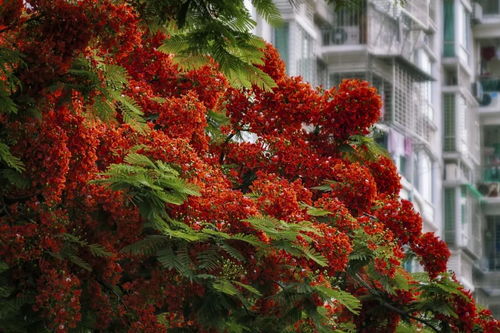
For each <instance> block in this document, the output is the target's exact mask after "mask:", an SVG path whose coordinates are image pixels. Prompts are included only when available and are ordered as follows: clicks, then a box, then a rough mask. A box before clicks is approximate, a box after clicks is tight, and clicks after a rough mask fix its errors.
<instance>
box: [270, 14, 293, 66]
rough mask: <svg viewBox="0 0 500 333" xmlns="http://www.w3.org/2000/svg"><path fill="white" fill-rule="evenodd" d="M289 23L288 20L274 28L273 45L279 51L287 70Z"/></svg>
mask: <svg viewBox="0 0 500 333" xmlns="http://www.w3.org/2000/svg"><path fill="white" fill-rule="evenodd" d="M289 30H290V29H289V25H288V22H287V23H284V24H283V25H281V26H279V27H276V28H274V45H275V46H276V49H277V50H278V52H279V53H280V56H281V59H283V62H284V63H285V66H286V69H287V72H288V52H289V51H288V44H289V38H288V36H289Z"/></svg>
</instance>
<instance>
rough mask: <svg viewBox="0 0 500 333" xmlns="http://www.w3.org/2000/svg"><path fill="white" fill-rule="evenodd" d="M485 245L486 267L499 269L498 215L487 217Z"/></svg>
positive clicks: (499, 240) (499, 226) (499, 218)
mask: <svg viewBox="0 0 500 333" xmlns="http://www.w3.org/2000/svg"><path fill="white" fill-rule="evenodd" d="M485 245H486V249H485V250H486V256H487V258H488V266H489V267H488V268H489V269H491V270H500V216H488V217H487V229H486V234H485Z"/></svg>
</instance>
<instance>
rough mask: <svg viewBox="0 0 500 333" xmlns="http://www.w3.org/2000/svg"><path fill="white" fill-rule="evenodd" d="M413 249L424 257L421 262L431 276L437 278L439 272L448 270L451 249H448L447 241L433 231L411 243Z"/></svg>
mask: <svg viewBox="0 0 500 333" xmlns="http://www.w3.org/2000/svg"><path fill="white" fill-rule="evenodd" d="M411 249H412V250H413V251H414V252H415V253H416V254H417V255H418V256H420V257H421V258H422V259H421V261H420V262H421V264H422V265H424V267H425V270H426V271H427V272H428V273H429V276H430V277H431V278H435V277H437V276H438V275H439V273H442V272H444V271H446V264H447V262H448V258H449V257H450V250H448V247H447V246H446V243H445V242H443V241H442V240H440V239H439V238H437V237H436V236H435V235H434V234H433V233H431V232H427V233H425V234H423V235H422V236H420V238H418V239H417V240H416V241H415V242H414V243H413V244H412V245H411Z"/></svg>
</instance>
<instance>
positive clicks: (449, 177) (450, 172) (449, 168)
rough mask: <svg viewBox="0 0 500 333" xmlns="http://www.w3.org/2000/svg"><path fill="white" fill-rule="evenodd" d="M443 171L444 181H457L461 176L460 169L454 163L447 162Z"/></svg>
mask: <svg viewBox="0 0 500 333" xmlns="http://www.w3.org/2000/svg"><path fill="white" fill-rule="evenodd" d="M444 171H445V180H446V181H458V180H460V179H461V178H462V170H460V168H459V167H458V164H456V163H447V164H446V165H445V169H444Z"/></svg>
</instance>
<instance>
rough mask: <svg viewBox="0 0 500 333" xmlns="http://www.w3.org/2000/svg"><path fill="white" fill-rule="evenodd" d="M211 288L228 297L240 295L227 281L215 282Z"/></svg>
mask: <svg viewBox="0 0 500 333" xmlns="http://www.w3.org/2000/svg"><path fill="white" fill-rule="evenodd" d="M212 287H213V288H214V289H215V290H218V291H220V292H222V293H224V294H227V295H230V296H235V295H239V294H240V291H239V290H238V289H237V288H236V287H235V286H234V285H233V284H232V283H231V282H230V281H228V280H217V281H215V282H214V283H213V284H212Z"/></svg>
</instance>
